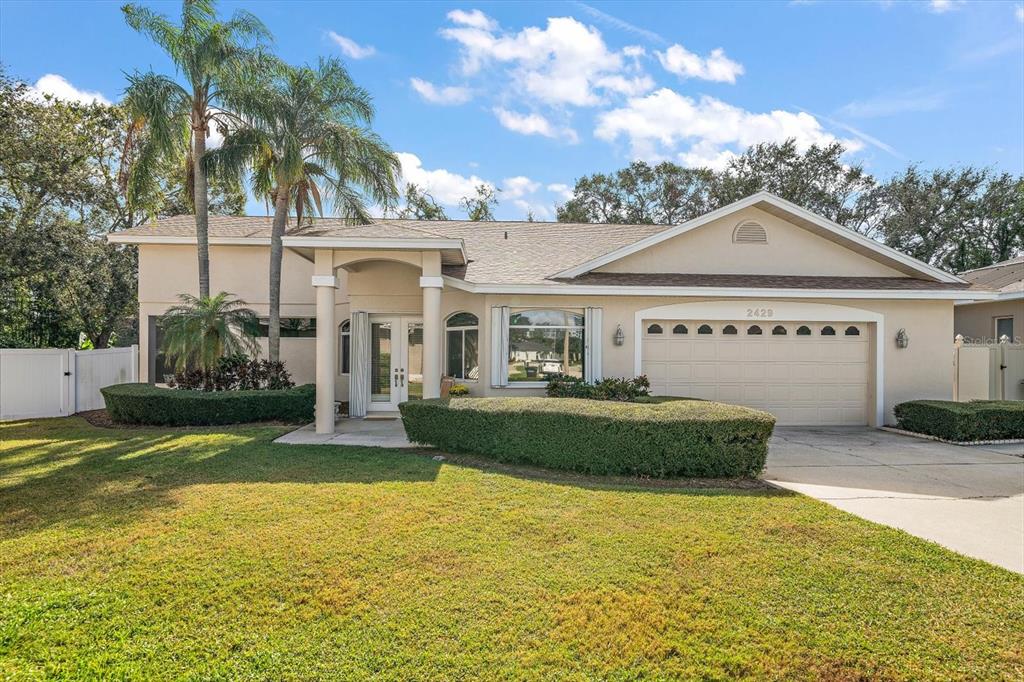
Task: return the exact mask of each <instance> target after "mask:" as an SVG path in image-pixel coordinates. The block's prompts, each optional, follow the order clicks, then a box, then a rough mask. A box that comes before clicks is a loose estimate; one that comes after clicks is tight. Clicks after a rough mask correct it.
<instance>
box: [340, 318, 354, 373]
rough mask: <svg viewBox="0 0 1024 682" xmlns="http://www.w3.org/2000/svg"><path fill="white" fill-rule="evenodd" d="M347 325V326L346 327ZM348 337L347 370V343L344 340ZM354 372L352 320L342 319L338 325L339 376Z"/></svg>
mask: <svg viewBox="0 0 1024 682" xmlns="http://www.w3.org/2000/svg"><path fill="white" fill-rule="evenodd" d="M346 325H347V327H346ZM346 336H347V337H348V369H349V371H348V372H346V371H345V344H344V343H343V342H342V341H343V339H344V338H345V337H346ZM351 372H352V321H351V320H342V321H341V324H339V325H338V376H340V377H347V376H348V375H349V374H350V373H351Z"/></svg>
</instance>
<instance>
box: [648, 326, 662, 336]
mask: <svg viewBox="0 0 1024 682" xmlns="http://www.w3.org/2000/svg"><path fill="white" fill-rule="evenodd" d="M647 333H648V334H660V333H661V325H660V324H652V325H650V326H649V327H647Z"/></svg>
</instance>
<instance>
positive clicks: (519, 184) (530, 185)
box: [501, 175, 540, 199]
mask: <svg viewBox="0 0 1024 682" xmlns="http://www.w3.org/2000/svg"><path fill="white" fill-rule="evenodd" d="M538 189H540V183H539V182H534V181H533V180H531V179H530V178H528V177H526V176H525V175H517V176H515V177H514V178H505V179H504V180H503V181H502V183H501V192H502V194H503V195H505V196H507V197H508V198H510V199H518V198H520V197H523V196H526V195H527V194H533V193H534V192H536V191H537V190H538Z"/></svg>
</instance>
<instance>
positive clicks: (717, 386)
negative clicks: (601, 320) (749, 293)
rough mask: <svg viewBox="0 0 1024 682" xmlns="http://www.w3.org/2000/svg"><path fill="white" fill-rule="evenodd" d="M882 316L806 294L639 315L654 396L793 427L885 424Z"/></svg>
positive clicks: (639, 363)
mask: <svg viewBox="0 0 1024 682" xmlns="http://www.w3.org/2000/svg"><path fill="white" fill-rule="evenodd" d="M883 323H884V321H883V318H882V316H881V315H880V314H878V313H875V312H872V311H868V310H862V309H858V308H852V307H846V306H838V305H832V304H828V303H813V302H800V301H704V302H699V303H681V304H672V305H665V306H658V307H656V308H648V309H646V310H641V311H638V312H637V313H636V334H637V337H638V339H639V340H640V343H638V344H637V346H636V348H637V355H636V367H637V372H638V373H643V374H646V375H647V377H648V379H649V380H650V382H651V392H652V393H653V394H655V395H669V396H681V397H691V398H700V399H704V400H716V401H720V402H725V403H733V404H736V405H745V406H748V407H753V408H756V409H761V410H765V411H766V412H770V413H772V414H773V415H775V417H776V419H777V420H778V423H779V424H780V425H781V424H786V425H801V426H803V425H807V426H825V425H829V426H838V425H844V426H845V425H849V426H856V425H866V424H867V425H878V424H880V423H882V413H883V410H882V407H883V404H884V402H883V396H882V384H883V382H882V377H883V373H882V370H883V367H882V357H883V352H882V346H881V339H882V338H883V335H882V326H883Z"/></svg>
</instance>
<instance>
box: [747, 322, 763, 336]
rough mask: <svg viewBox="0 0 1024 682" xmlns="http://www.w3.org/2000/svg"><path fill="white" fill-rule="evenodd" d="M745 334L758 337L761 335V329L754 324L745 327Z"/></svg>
mask: <svg viewBox="0 0 1024 682" xmlns="http://www.w3.org/2000/svg"><path fill="white" fill-rule="evenodd" d="M747 334H749V335H750V336H760V335H761V328H760V327H759V326H757V325H756V324H754V325H751V326H749V327H747Z"/></svg>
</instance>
